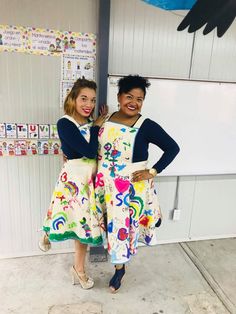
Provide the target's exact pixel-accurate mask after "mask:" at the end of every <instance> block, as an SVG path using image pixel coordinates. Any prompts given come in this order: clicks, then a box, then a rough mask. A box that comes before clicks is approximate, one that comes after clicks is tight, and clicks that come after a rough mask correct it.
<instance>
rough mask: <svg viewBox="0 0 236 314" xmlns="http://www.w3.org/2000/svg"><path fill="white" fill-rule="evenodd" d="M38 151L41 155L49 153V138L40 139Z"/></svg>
mask: <svg viewBox="0 0 236 314" xmlns="http://www.w3.org/2000/svg"><path fill="white" fill-rule="evenodd" d="M38 153H39V155H48V154H49V142H48V141H47V140H44V141H38Z"/></svg>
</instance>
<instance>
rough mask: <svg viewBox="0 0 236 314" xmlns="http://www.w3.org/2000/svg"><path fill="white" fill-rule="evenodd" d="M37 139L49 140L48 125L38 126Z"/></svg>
mask: <svg viewBox="0 0 236 314" xmlns="http://www.w3.org/2000/svg"><path fill="white" fill-rule="evenodd" d="M39 138H40V139H41V138H42V139H44V138H45V139H48V138H49V124H39Z"/></svg>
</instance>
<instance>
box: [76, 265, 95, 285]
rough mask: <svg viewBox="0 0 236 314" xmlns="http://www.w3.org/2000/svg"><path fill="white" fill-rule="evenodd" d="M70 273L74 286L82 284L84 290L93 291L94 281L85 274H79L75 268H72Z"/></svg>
mask: <svg viewBox="0 0 236 314" xmlns="http://www.w3.org/2000/svg"><path fill="white" fill-rule="evenodd" d="M70 272H71V278H72V284H73V285H76V284H80V285H81V287H82V288H83V289H91V288H92V287H93V286H94V281H93V279H92V278H90V277H88V276H87V275H86V273H85V272H77V271H76V270H75V267H74V266H72V267H71V269H70Z"/></svg>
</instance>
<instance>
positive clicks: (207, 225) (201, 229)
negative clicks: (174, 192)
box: [190, 175, 236, 240]
mask: <svg viewBox="0 0 236 314" xmlns="http://www.w3.org/2000/svg"><path fill="white" fill-rule="evenodd" d="M235 188H236V175H231V176H213V177H211V176H206V177H198V178H197V180H196V188H195V196H194V202H193V215H192V222H191V230H190V238H191V239H193V240H194V239H199V238H203V239H204V238H205V239H206V238H214V237H230V236H232V235H235V234H236V194H235Z"/></svg>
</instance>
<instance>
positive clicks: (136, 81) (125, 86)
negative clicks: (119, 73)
mask: <svg viewBox="0 0 236 314" xmlns="http://www.w3.org/2000/svg"><path fill="white" fill-rule="evenodd" d="M150 85H151V83H150V82H149V81H148V80H147V79H146V78H144V77H142V76H139V75H128V76H125V77H122V78H121V79H119V81H118V88H119V90H118V95H121V94H122V93H128V92H129V91H131V89H133V88H140V89H141V90H142V91H143V93H144V97H145V96H146V89H147V88H148V87H149V86H150Z"/></svg>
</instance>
